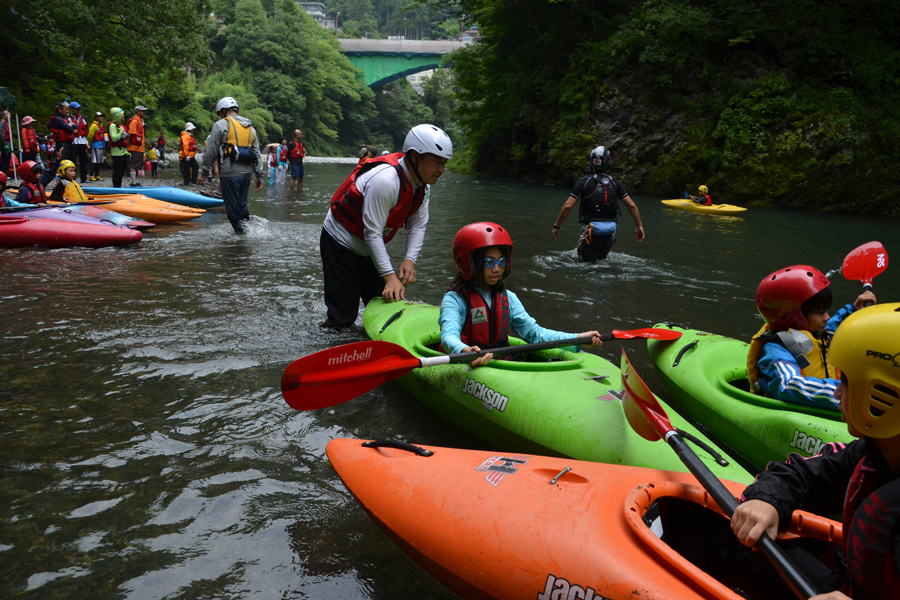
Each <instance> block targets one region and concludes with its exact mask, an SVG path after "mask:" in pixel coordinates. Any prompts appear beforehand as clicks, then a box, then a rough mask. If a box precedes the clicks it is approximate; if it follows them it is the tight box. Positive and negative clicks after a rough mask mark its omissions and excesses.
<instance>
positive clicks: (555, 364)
mask: <svg viewBox="0 0 900 600" xmlns="http://www.w3.org/2000/svg"><path fill="white" fill-rule="evenodd" d="M524 343H525V342H524V341H522V340H520V339H519V338H514V337H510V338H509V344H510V346H518V345H521V344H524ZM440 344H441V334H440V332H439V331H438V332H432V333H427V334H425V335H423V336H421V337H419V338H418V339H416V341H415V344H414V345H413V349H414V351H415V352H416V353H417V354H419V355H420V356H441V355H443V354H445V353H444V352H441V351H440V350H439V349H438V348H439V347H440ZM521 356H522V360H501V359H494V360H492V361H491V362H489V363H488V364H487V365H485V366H484V367H481V368H494V369H505V370H507V371H565V370H568V369H580V368H581V366H582V363H583V362H584V357H582V356H579V355H578V354H576V353H574V352H570V351H568V350H564V349H562V348H553V349H551V350H541V351H538V352H529V353H527V354H525V355H521Z"/></svg>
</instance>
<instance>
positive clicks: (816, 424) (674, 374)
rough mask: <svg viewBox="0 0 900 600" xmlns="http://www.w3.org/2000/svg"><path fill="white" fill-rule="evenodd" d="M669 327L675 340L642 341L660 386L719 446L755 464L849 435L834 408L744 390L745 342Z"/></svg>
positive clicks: (811, 451)
mask: <svg viewBox="0 0 900 600" xmlns="http://www.w3.org/2000/svg"><path fill="white" fill-rule="evenodd" d="M656 327H660V328H667V329H668V328H670V327H668V326H666V325H662V324H660V325H656ZM671 329H675V330H676V331H681V332H682V334H683V335H682V336H681V337H680V338H678V339H677V340H675V341H671V342H657V341H656V340H650V341H649V342H648V344H647V347H648V348H649V350H650V357H651V358H652V359H653V364H654V365H655V366H656V372H657V373H658V374H659V378H660V379H661V380H662V382H663V385H664V386H665V387H666V390H667V391H668V392H669V394H671V395H672V397H673V398H674V399H675V401H676V402H677V403H678V404H679V405H680V407H681V408H682V409H684V412H686V413H687V414H688V415H690V417H691V418H693V419H694V420H695V421H696V422H698V423H700V424H702V425H703V427H705V428H706V430H708V431H709V432H710V433H711V434H712V436H713V437H714V438H716V439H717V440H719V441H720V442H721V445H722V446H723V447H724V446H725V445H727V446H728V447H730V448H731V449H732V450H733V451H734V452H736V453H737V454H739V455H741V456H742V457H743V458H745V459H746V460H748V461H749V462H750V463H752V464H753V465H755V466H756V467H757V468H759V469H760V470H762V469H765V467H766V464H767V463H768V462H769V461H773V460H774V461H784V460H785V459H786V458H787V455H788V454H790V453H791V452H797V453H799V454H800V455H801V456H815V455H816V454H818V453H819V452H820V451H821V449H822V447H823V446H824V445H825V444H827V443H829V442H844V443H847V442H850V441H851V440H852V439H853V438H852V437H851V436H850V434H849V433H847V425H846V424H845V423H843V422H842V421H841V414H840V413H839V412H838V411H833V410H827V409H821V408H814V407H807V406H800V405H797V404H788V403H787V402H782V401H780V400H775V399H774V398H767V397H763V396H757V395H755V394H751V393H750V392H749V391H747V390H749V389H750V387H749V382H748V380H747V349H748V344H746V343H744V342H741V341H739V340H735V339H732V338H728V337H724V336H721V335H715V334H712V333H706V332H704V331H697V330H695V329H682V328H680V327H671Z"/></svg>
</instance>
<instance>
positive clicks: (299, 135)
mask: <svg viewBox="0 0 900 600" xmlns="http://www.w3.org/2000/svg"><path fill="white" fill-rule="evenodd" d="M287 149H288V158H289V160H290V162H291V189H294V184H297V189H298V190H302V189H303V157H304V156H306V148H304V147H303V132H302V131H300V130H299V129H295V130H294V139H293V140H291V143H290V144H288V146H287Z"/></svg>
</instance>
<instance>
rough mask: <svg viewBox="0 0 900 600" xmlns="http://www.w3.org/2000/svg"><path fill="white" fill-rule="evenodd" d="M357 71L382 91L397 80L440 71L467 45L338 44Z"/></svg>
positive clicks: (420, 42)
mask: <svg viewBox="0 0 900 600" xmlns="http://www.w3.org/2000/svg"><path fill="white" fill-rule="evenodd" d="M338 41H339V42H340V44H341V49H342V50H343V52H344V54H346V55H347V58H349V59H350V62H351V63H353V66H355V67H356V68H357V69H362V70H363V71H364V72H365V74H366V85H367V86H369V87H371V88H377V87H381V86H383V85H385V84H388V83H390V82H392V81H394V80H395V79H400V78H401V77H406V76H407V75H412V74H413V73H419V72H421V71H428V70H430V69H437V68H440V67H441V66H442V60H443V59H442V57H443V55H444V54H446V53H448V52H451V51H453V50H456V49H457V48H462V47H463V46H465V44H466V43H465V42H453V41H432V40H367V39H361V40H360V39H341V40H338Z"/></svg>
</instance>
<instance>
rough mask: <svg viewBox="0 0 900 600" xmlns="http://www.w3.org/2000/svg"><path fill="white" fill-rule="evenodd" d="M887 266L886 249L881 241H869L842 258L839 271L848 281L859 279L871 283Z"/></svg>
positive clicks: (864, 282)
mask: <svg viewBox="0 0 900 600" xmlns="http://www.w3.org/2000/svg"><path fill="white" fill-rule="evenodd" d="M887 266H888V255H887V250H885V249H884V246H882V245H881V242H869V243H868V244H863V245H862V246H860V247H859V248H856V249H855V250H853V251H852V252H850V254H848V255H847V257H846V258H845V259H844V264H843V266H842V267H841V273H843V274H844V278H845V279H848V280H850V281H861V282H862V283H863V284H867V283H868V284H871V283H872V280H873V279H874V278H875V277H876V276H878V275H881V274H882V273H883V272H884V270H885V269H887Z"/></svg>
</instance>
